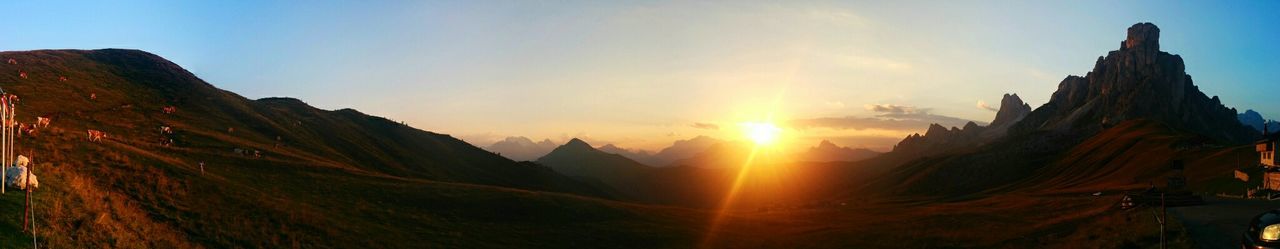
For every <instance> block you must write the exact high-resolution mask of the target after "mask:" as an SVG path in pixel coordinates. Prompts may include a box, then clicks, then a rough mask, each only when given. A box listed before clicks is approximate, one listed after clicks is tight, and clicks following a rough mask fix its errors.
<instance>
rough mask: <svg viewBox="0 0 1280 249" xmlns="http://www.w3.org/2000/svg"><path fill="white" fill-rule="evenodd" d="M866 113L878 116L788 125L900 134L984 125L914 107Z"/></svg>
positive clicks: (874, 108)
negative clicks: (933, 125) (936, 127)
mask: <svg viewBox="0 0 1280 249" xmlns="http://www.w3.org/2000/svg"><path fill="white" fill-rule="evenodd" d="M867 110H871V111H874V112H877V113H880V114H877V115H875V116H872V117H855V116H845V117H821V118H811V119H795V120H791V121H789V122H788V123H787V125H789V126H790V127H792V128H796V129H806V128H830V129H853V130H865V129H881V130H900V131H918V130H923V129H926V128H928V127H929V125H930V124H939V125H942V126H948V127H951V126H955V127H962V126H964V125H965V123H968V122H974V123H977V124H984V125H985V123H982V122H976V121H972V120H968V119H963V118H956V117H950V116H944V115H938V114H932V113H929V111H930V109H928V108H917V107H914V106H900V105H867Z"/></svg>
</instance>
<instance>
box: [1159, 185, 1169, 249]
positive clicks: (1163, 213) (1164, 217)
mask: <svg viewBox="0 0 1280 249" xmlns="http://www.w3.org/2000/svg"><path fill="white" fill-rule="evenodd" d="M1168 210H1169V209H1168V208H1167V206H1165V203H1164V193H1160V219H1159V221H1160V249H1165V245H1166V244H1167V243H1165V241H1166V239H1165V236H1164V232H1165V223H1166V221H1169V213H1168Z"/></svg>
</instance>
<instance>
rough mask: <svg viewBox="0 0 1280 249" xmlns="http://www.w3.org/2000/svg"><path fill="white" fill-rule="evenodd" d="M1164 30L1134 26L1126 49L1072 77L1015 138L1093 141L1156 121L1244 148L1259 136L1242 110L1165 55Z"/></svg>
mask: <svg viewBox="0 0 1280 249" xmlns="http://www.w3.org/2000/svg"><path fill="white" fill-rule="evenodd" d="M1159 39H1160V29H1159V28H1157V27H1156V26H1155V25H1154V24H1150V23H1139V24H1135V25H1133V26H1132V27H1129V31H1128V38H1126V39H1125V40H1124V41H1123V42H1121V47H1120V50H1116V51H1111V52H1110V53H1108V54H1107V55H1106V56H1104V57H1098V60H1097V62H1096V63H1095V64H1094V67H1093V71H1091V72H1089V73H1088V74H1086V75H1085V76H1084V77H1079V76H1067V77H1066V78H1065V79H1063V80H1062V82H1061V83H1059V84H1058V90H1057V91H1056V92H1054V93H1053V96H1052V97H1051V98H1050V100H1049V103H1046V104H1045V105H1043V106H1041V107H1040V108H1037V109H1036V110H1035V111H1032V112H1031V114H1029V115H1027V117H1026V118H1024V119H1023V121H1022V122H1018V123H1017V124H1014V125H1013V127H1011V128H1010V132H1011V133H1022V134H1025V133H1029V132H1034V131H1038V130H1052V131H1059V132H1068V133H1073V134H1079V135H1082V136H1087V135H1089V134H1094V133H1097V132H1098V131H1101V130H1102V129H1103V128H1105V127H1108V126H1111V125H1114V124H1117V123H1119V122H1122V121H1125V120H1132V119H1151V120H1155V121H1159V122H1162V123H1165V124H1168V125H1170V126H1172V127H1175V128H1177V129H1182V130H1188V131H1192V132H1196V133H1199V134H1202V135H1205V136H1208V137H1211V138H1214V139H1216V140H1219V141H1221V142H1225V143H1242V142H1247V141H1249V140H1250V139H1252V138H1253V137H1256V136H1257V135H1256V132H1253V131H1252V130H1250V129H1248V128H1246V127H1244V126H1242V125H1241V124H1240V123H1239V122H1238V121H1237V120H1236V118H1235V113H1236V111H1235V110H1233V109H1229V108H1227V107H1224V106H1222V102H1221V101H1220V100H1219V99H1218V97H1216V96H1214V97H1212V98H1210V97H1208V96H1206V95H1205V94H1204V93H1203V92H1201V91H1200V89H1199V88H1198V87H1196V85H1195V84H1194V83H1193V81H1192V79H1191V76H1190V75H1187V74H1186V70H1185V68H1184V67H1185V65H1184V64H1183V61H1182V57H1181V56H1178V55H1174V54H1169V53H1166V52H1163V51H1160V43H1159V42H1160V41H1159Z"/></svg>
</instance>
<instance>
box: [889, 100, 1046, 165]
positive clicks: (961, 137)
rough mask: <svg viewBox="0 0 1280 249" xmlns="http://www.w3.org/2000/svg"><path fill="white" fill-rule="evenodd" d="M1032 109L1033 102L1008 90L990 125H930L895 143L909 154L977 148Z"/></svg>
mask: <svg viewBox="0 0 1280 249" xmlns="http://www.w3.org/2000/svg"><path fill="white" fill-rule="evenodd" d="M1030 113H1031V105H1028V104H1027V103H1024V102H1022V98H1019V97H1018V95H1017V94H1005V95H1004V97H1003V98H1001V99H1000V109H999V110H997V111H996V117H995V119H994V120H992V121H991V124H990V125H987V126H981V125H978V124H977V123H974V122H968V123H966V124H965V125H964V127H961V128H956V127H951V128H950V129H947V128H946V127H943V126H942V125H939V124H932V125H929V129H928V130H926V131H925V133H924V135H921V134H912V135H910V136H907V137H906V138H904V139H903V140H902V142H899V143H898V145H896V146H894V148H893V152H895V153H898V154H901V155H909V156H907V157H921V156H931V155H937V154H942V153H946V152H950V151H956V150H960V149H966V148H976V147H978V146H981V145H983V144H986V143H988V142H990V141H992V140H995V139H997V138H1000V137H1002V136H1004V134H1005V131H1006V130H1008V129H1009V127H1010V126H1012V125H1013V124H1014V123H1017V122H1018V121H1021V120H1022V119H1023V118H1024V117H1026V116H1027V114H1030Z"/></svg>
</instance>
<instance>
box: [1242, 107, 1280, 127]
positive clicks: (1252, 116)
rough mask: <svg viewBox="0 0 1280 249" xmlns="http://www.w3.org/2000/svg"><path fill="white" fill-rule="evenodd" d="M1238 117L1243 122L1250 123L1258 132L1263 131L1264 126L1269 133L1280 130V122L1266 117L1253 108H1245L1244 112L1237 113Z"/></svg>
mask: <svg viewBox="0 0 1280 249" xmlns="http://www.w3.org/2000/svg"><path fill="white" fill-rule="evenodd" d="M1236 119H1238V120H1240V123H1241V124H1244V125H1248V126H1249V127H1251V128H1253V129H1254V130H1257V131H1258V132H1262V131H1263V129H1264V128H1265V129H1266V131H1267V133H1276V132H1280V122H1277V121H1275V120H1268V119H1264V118H1262V114H1260V113H1258V112H1255V111H1253V110H1245V111H1244V113H1240V114H1237V115H1236Z"/></svg>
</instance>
